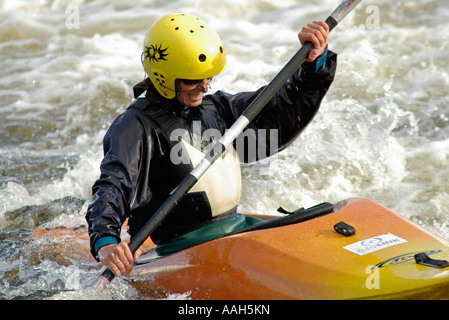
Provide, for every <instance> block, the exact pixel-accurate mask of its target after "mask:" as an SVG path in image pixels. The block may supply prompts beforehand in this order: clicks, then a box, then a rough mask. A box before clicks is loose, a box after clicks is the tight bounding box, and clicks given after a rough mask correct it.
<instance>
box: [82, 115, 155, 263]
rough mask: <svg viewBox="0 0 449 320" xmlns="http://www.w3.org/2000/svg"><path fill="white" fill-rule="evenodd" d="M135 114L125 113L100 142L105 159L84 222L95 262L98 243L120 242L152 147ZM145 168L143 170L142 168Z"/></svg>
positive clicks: (140, 121)
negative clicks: (124, 223)
mask: <svg viewBox="0 0 449 320" xmlns="http://www.w3.org/2000/svg"><path fill="white" fill-rule="evenodd" d="M147 136H148V135H147V134H146V132H145V126H144V124H143V123H142V119H141V118H140V117H139V116H138V115H136V112H135V111H132V110H131V111H129V110H128V111H126V112H125V113H124V114H122V115H120V116H119V117H118V118H117V119H116V120H115V121H114V122H113V123H112V125H111V126H110V128H109V130H108V132H107V133H106V135H105V137H104V139H103V151H104V158H103V161H102V163H101V166H100V170H101V175H100V178H99V179H98V180H97V181H96V182H95V183H94V185H93V187H92V193H93V198H92V201H91V203H90V204H89V207H88V210H87V214H86V220H87V222H88V225H89V230H88V232H89V236H90V243H91V252H92V255H93V256H94V257H95V258H96V259H97V260H98V256H97V250H98V249H99V244H101V246H102V245H106V244H110V243H119V242H120V241H121V239H120V233H121V226H122V224H123V222H124V221H125V219H126V218H127V217H128V216H129V211H130V208H131V206H132V205H133V202H134V199H135V197H136V192H142V191H141V190H139V188H138V185H139V184H141V182H139V179H140V176H141V174H140V171H141V169H142V171H144V172H145V171H147V170H148V169H149V168H148V167H149V162H148V163H145V159H150V155H149V154H148V153H150V152H151V150H150V149H151V147H148V146H151V144H148V141H147V139H146V137H147ZM145 167H146V168H145Z"/></svg>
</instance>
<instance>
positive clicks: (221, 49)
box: [220, 46, 224, 54]
mask: <svg viewBox="0 0 449 320" xmlns="http://www.w3.org/2000/svg"><path fill="white" fill-rule="evenodd" d="M223 52H224V50H223V47H222V46H220V53H221V54H223Z"/></svg>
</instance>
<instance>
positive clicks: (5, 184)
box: [0, 0, 449, 299]
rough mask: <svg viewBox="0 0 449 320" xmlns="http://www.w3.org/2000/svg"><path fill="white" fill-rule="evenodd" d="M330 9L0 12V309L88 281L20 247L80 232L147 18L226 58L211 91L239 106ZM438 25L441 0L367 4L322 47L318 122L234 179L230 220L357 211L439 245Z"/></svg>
mask: <svg viewBox="0 0 449 320" xmlns="http://www.w3.org/2000/svg"><path fill="white" fill-rule="evenodd" d="M338 3H339V0H319V1H318V0H311V1H306V0H281V1H271V0H270V1H265V0H220V1H218V0H171V1H166V0H163V1H162V0H153V1H143V0H120V1H110V0H108V1H106V0H90V1H87V0H85V1H83V0H78V1H76V0H73V1H71V0H54V1H51V0H39V1H31V0H0V70H1V73H0V299H15V298H28V299H34V298H36V299H42V298H46V297H49V296H52V295H54V294H55V293H58V292H60V291H62V290H70V289H76V288H78V287H79V286H82V285H83V284H84V283H85V282H89V281H93V280H94V279H95V277H96V275H97V274H98V270H99V269H100V268H99V267H98V266H97V264H96V262H95V261H94V260H93V259H90V260H89V258H87V262H86V261H84V260H82V259H81V260H82V261H80V260H78V259H73V257H70V256H69V255H67V257H65V255H64V252H65V251H64V250H66V251H67V250H69V249H70V248H67V247H65V248H62V249H61V248H59V247H60V246H59V244H60V241H61V240H60V239H57V238H56V239H44V238H39V237H38V238H32V237H30V236H31V234H32V232H33V230H35V229H37V228H42V227H44V228H45V227H47V228H54V227H66V228H78V229H81V230H82V228H83V225H84V224H85V221H84V215H85V212H86V206H87V203H88V201H89V200H90V197H91V186H92V184H93V182H94V181H95V180H96V179H97V178H98V176H99V163H100V161H101V159H102V138H103V136H104V134H105V132H106V130H107V128H108V127H109V125H110V124H111V122H112V121H113V120H114V119H115V117H117V116H118V115H119V114H120V113H121V112H123V111H124V110H125V108H126V107H127V105H128V104H129V103H130V102H131V100H132V86H133V85H134V84H136V83H138V82H140V81H141V80H142V79H143V77H144V72H143V69H142V66H141V63H140V55H141V49H142V43H143V38H144V34H145V32H146V30H147V28H148V27H149V26H150V25H151V23H152V22H154V21H155V19H157V18H159V17H160V16H162V15H164V14H167V13H173V12H185V13H190V14H194V15H197V16H199V17H201V18H202V19H204V20H205V21H207V22H208V23H209V25H210V26H211V27H213V28H214V29H215V30H216V31H217V32H218V33H219V34H220V35H221V37H222V39H223V42H224V45H225V47H226V50H227V54H228V65H227V68H226V71H225V72H224V73H223V74H222V75H220V76H217V77H216V78H214V80H213V82H212V91H214V90H218V89H221V90H225V91H228V92H231V93H235V92H240V91H244V90H256V89H258V88H259V87H260V86H262V85H265V84H267V83H268V82H269V81H270V80H271V79H272V78H273V76H274V75H275V74H276V73H277V72H278V71H279V70H280V69H281V67H282V66H283V65H284V64H285V63H286V62H287V61H288V60H289V59H290V57H291V56H292V55H293V54H294V52H295V51H296V50H297V49H298V48H299V42H298V40H297V33H298V32H299V30H300V29H301V27H302V26H303V25H304V24H306V23H307V22H309V21H312V20H324V19H325V18H326V17H327V16H328V15H329V14H330V12H332V11H333V9H334V8H335V7H336V6H337V5H338ZM448 20H449V7H448V6H447V2H446V1H441V0H440V1H438V0H395V1H391V0H378V1H363V3H362V4H361V5H360V6H359V7H357V8H356V10H354V12H352V13H351V14H350V15H349V16H348V17H347V18H346V19H345V20H344V21H343V23H342V24H341V25H339V26H338V28H337V29H335V30H334V32H333V33H332V35H331V36H330V44H329V48H330V49H331V50H333V51H335V52H337V53H338V54H339V67H338V71H337V75H336V79H335V82H334V83H333V85H332V87H331V89H330V91H329V92H328V94H327V96H326V98H325V100H324V101H323V104H322V108H321V110H320V112H319V114H318V115H317V116H316V118H315V120H314V122H313V123H312V124H311V125H310V126H309V127H308V128H307V130H306V131H305V132H304V133H303V134H302V136H300V138H298V139H297V140H296V141H295V142H294V143H293V145H292V146H291V147H290V148H289V149H287V150H285V151H284V152H282V153H281V154H280V155H279V156H278V157H276V159H275V160H276V161H272V163H271V164H270V165H269V164H267V163H262V164H260V163H259V164H251V165H245V166H244V167H243V187H244V189H243V197H242V202H241V206H240V210H241V211H242V212H255V213H260V214H270V213H274V212H275V211H276V209H277V208H278V207H279V206H282V207H284V208H286V209H291V210H294V209H296V208H298V207H301V206H306V207H307V206H311V205H314V204H317V203H319V202H324V201H329V202H336V201H339V200H343V199H346V198H351V197H367V198H370V199H373V200H375V201H377V202H379V203H381V204H383V205H385V206H387V207H389V208H391V209H393V210H394V211H396V212H398V213H399V214H401V215H403V216H405V217H408V218H410V219H412V220H414V221H417V222H419V223H421V224H422V225H423V226H425V227H426V228H428V229H429V230H433V231H434V232H436V233H438V234H439V235H441V236H443V237H445V238H448V239H449V225H448V223H449V218H448V213H449V186H448V184H447V181H448V180H449V166H448V158H449V67H448V65H449V39H448V37H449V24H448V23H447V22H448ZM70 230H71V229H70ZM57 248H59V249H57ZM86 250H87V248H86ZM131 282H132V280H126V279H117V280H114V282H113V284H112V285H111V286H110V287H109V288H108V290H107V293H105V294H107V296H106V297H107V298H113V299H129V298H142V297H140V296H139V294H138V292H136V290H135V289H134V288H133V287H132V285H131ZM185 297H188V293H185V294H181V295H180V296H179V297H178V296H175V298H185ZM63 298H67V299H69V298H70V296H64V295H63ZM145 298H151V297H145Z"/></svg>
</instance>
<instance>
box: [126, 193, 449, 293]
mask: <svg viewBox="0 0 449 320" xmlns="http://www.w3.org/2000/svg"><path fill="white" fill-rule="evenodd" d="M341 221H344V222H345V223H347V224H349V225H351V226H353V227H354V228H355V230H356V232H355V234H354V235H353V236H350V237H346V236H344V235H342V234H339V233H337V232H336V231H335V229H334V225H335V224H337V223H339V222H341ZM351 245H352V246H351ZM448 249H449V247H448V245H447V242H446V241H444V240H443V239H439V238H438V237H436V236H434V235H431V234H430V233H428V232H427V231H425V230H423V229H422V228H420V227H418V226H417V225H415V224H414V223H412V222H410V221H408V220H406V219H404V218H402V217H401V216H399V215H397V214H396V213H394V212H392V211H390V210H389V209H387V208H385V207H383V206H381V205H379V204H377V203H375V202H373V201H370V200H366V199H352V200H349V201H344V202H342V203H339V204H337V205H336V210H335V212H333V213H332V214H328V215H324V216H320V217H318V218H315V219H311V220H307V221H304V222H301V223H296V224H290V225H286V226H281V227H276V228H270V229H262V230H256V231H251V232H245V233H239V234H235V235H231V236H227V237H223V238H219V239H216V240H212V241H210V242H207V243H203V244H200V245H197V246H194V247H192V248H189V249H185V250H183V251H180V252H178V253H175V254H172V255H169V256H166V257H163V258H160V259H156V260H154V258H155V256H154V255H155V253H154V252H152V251H150V252H149V253H148V254H147V255H144V256H142V260H141V263H140V264H138V265H136V266H135V267H134V268H133V269H132V271H131V273H130V276H133V277H141V276H145V277H148V279H149V280H148V281H145V282H143V283H141V285H140V286H141V287H140V288H139V290H144V291H145V290H149V291H152V290H155V289H154V287H155V286H157V288H158V289H157V290H158V291H160V290H162V291H164V292H167V293H185V292H189V291H190V292H191V294H190V296H189V297H190V298H192V299H408V298H416V299H424V298H425V299H429V298H432V299H438V298H447V297H449V290H448V288H449V268H443V269H440V268H436V267H429V266H424V265H419V264H417V263H416V261H415V258H414V255H415V254H417V253H426V254H427V255H428V256H430V257H431V258H432V259H438V260H447V259H449V251H448ZM350 250H352V251H350ZM145 259H147V260H145ZM148 261H151V262H148ZM145 262H147V263H145Z"/></svg>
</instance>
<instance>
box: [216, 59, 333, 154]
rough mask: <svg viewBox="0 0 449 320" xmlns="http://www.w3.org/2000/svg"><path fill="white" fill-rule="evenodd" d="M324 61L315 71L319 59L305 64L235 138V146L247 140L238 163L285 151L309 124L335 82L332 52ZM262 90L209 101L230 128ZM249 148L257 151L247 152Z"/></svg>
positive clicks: (221, 93) (220, 93)
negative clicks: (253, 138)
mask: <svg viewBox="0 0 449 320" xmlns="http://www.w3.org/2000/svg"><path fill="white" fill-rule="evenodd" d="M324 59H325V62H324V63H322V64H321V65H319V66H318V68H317V61H318V60H319V59H317V60H315V61H314V62H312V63H307V62H306V63H304V64H303V66H302V67H301V68H300V69H299V70H298V72H296V73H295V74H294V75H293V76H292V77H291V78H290V79H289V80H288V81H287V83H286V84H285V85H284V86H283V87H282V88H281V89H280V90H279V91H278V92H277V94H276V95H275V96H274V97H273V98H272V99H271V100H270V102H268V104H267V105H266V106H265V107H264V109H263V110H262V111H261V112H260V113H259V114H258V115H257V116H256V118H255V119H254V120H253V121H252V122H251V123H250V124H249V125H248V127H247V128H246V129H245V132H244V133H243V134H242V135H241V136H240V137H239V138H237V139H236V142H235V143H236V144H239V142H242V140H243V139H245V141H246V142H242V143H245V148H244V149H245V150H246V151H245V153H244V155H242V154H241V152H239V148H238V146H237V151H238V152H239V156H240V158H241V160H244V161H245V162H252V161H256V160H260V159H262V158H265V157H268V156H270V155H273V154H274V153H276V152H279V151H281V150H283V149H285V148H286V147H287V146H288V145H289V144H290V143H291V142H293V141H294V139H295V138H297V137H298V135H299V134H300V133H301V132H302V131H303V130H304V129H305V127H306V126H307V125H308V124H309V123H310V122H311V120H312V119H313V118H314V116H315V114H316V113H317V111H318V109H319V107H320V104H321V101H322V99H323V98H324V96H325V94H326V93H327V91H328V89H329V87H330V85H331V83H332V81H333V79H334V76H335V72H336V68H337V55H336V54H335V53H333V52H332V51H328V52H327V53H326V55H325V58H324ZM263 89H264V87H262V88H260V89H259V90H258V91H256V92H244V93H239V94H235V95H231V94H228V93H225V92H222V91H218V92H216V93H215V94H213V95H211V96H210V99H211V100H212V101H213V102H214V104H215V106H216V107H217V109H218V112H219V114H220V116H221V117H222V118H223V120H224V121H225V122H226V123H227V125H228V126H231V125H232V124H233V123H234V122H235V120H236V119H237V118H238V117H239V116H240V115H241V114H242V113H243V111H244V110H245V109H246V108H247V107H248V106H249V105H250V104H251V103H252V101H253V100H254V99H255V98H256V97H257V96H258V95H259V94H260V93H261V92H262V90H263ZM261 129H265V131H263V130H261ZM273 129H274V130H273ZM248 130H250V131H251V130H252V132H253V135H251V134H248V132H247V131H248ZM273 132H274V133H275V134H274V135H273ZM251 136H253V137H255V141H256V142H255V143H256V145H253V146H251V145H250V144H251V142H248V141H251V139H250V138H248V137H251ZM276 136H277V139H275V138H276ZM276 140H277V141H276ZM249 149H254V150H257V152H248V150H249ZM261 150H262V151H261Z"/></svg>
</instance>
